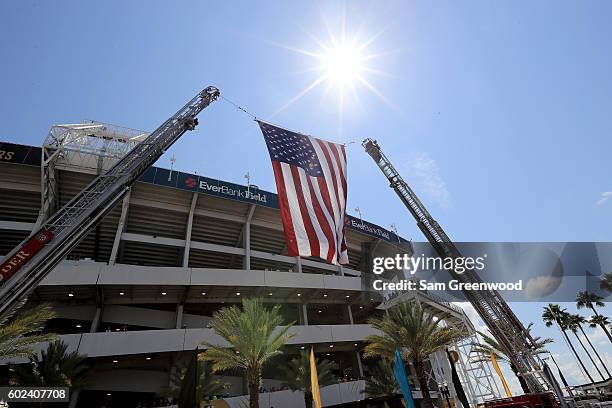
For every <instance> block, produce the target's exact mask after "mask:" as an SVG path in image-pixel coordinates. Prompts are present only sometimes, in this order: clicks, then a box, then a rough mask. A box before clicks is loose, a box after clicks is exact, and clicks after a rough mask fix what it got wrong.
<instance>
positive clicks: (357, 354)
mask: <svg viewBox="0 0 612 408" xmlns="http://www.w3.org/2000/svg"><path fill="white" fill-rule="evenodd" d="M355 356H356V357H357V367H358V368H359V378H363V363H362V362H361V355H360V354H359V352H358V351H356V352H355Z"/></svg>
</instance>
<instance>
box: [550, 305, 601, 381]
mask: <svg viewBox="0 0 612 408" xmlns="http://www.w3.org/2000/svg"><path fill="white" fill-rule="evenodd" d="M567 316H568V313H567V312H566V311H565V309H564V308H561V306H559V305H556V304H553V303H549V304H548V306H546V307H544V312H543V313H542V320H543V321H544V323H545V324H546V327H551V326H552V325H553V324H555V323H556V324H557V326H558V327H559V330H561V333H563V336H564V337H565V341H566V342H567V344H568V345H569V347H570V348H571V349H572V353H574V357H576V359H577V360H578V363H579V364H580V366H581V367H582V370H583V371H584V372H585V373H586V375H587V377H589V379H590V380H591V382H594V381H593V377H591V374H589V372H588V371H587V369H586V367H585V366H584V363H583V362H582V360H581V359H580V356H579V355H578V353H577V352H576V349H575V348H574V345H573V344H572V341H571V340H570V338H569V336H568V335H567V332H566V330H567V323H568V321H567V320H568V319H567Z"/></svg>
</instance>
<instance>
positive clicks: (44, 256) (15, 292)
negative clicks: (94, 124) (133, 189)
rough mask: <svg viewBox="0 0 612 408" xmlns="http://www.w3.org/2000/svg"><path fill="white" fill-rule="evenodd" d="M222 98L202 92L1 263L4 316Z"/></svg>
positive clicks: (209, 89)
mask: <svg viewBox="0 0 612 408" xmlns="http://www.w3.org/2000/svg"><path fill="white" fill-rule="evenodd" d="M218 97H219V90H218V89H217V88H215V87H212V86H209V87H207V88H206V89H204V90H202V91H201V92H200V93H198V94H197V95H196V96H195V97H194V98H193V99H192V100H191V101H189V102H188V103H187V104H186V105H185V106H183V107H182V108H181V109H180V110H179V111H178V112H176V113H175V114H174V115H173V116H172V117H171V118H170V119H168V120H166V121H165V122H164V123H162V124H161V126H159V127H158V128H157V129H156V130H155V131H154V132H153V133H151V134H150V135H149V136H147V137H146V138H145V139H144V140H143V141H142V142H140V143H139V144H137V145H136V146H135V147H134V148H133V149H132V150H131V151H130V152H129V153H128V154H126V155H125V156H124V157H123V158H122V159H121V160H119V161H118V162H117V163H116V164H115V165H114V166H113V167H111V168H110V169H109V170H108V171H106V172H105V173H103V174H101V175H99V176H98V177H97V178H95V179H94V180H93V181H92V182H91V183H90V184H89V185H88V186H87V187H85V188H84V189H83V190H82V191H81V192H80V193H78V194H77V195H76V196H75V197H74V198H73V199H72V200H70V201H69V202H68V203H67V204H66V205H65V206H64V207H63V208H61V209H60V210H59V211H57V212H56V213H55V214H54V215H53V216H51V217H50V218H49V219H48V220H47V221H45V222H44V223H43V225H42V228H40V229H39V230H37V231H36V232H35V233H33V234H32V235H30V236H29V237H28V238H27V239H25V240H24V241H23V242H22V243H21V244H20V245H19V246H18V247H16V248H15V249H13V250H12V251H11V252H10V253H9V254H8V255H7V257H6V258H5V259H4V261H3V263H2V265H0V285H1V286H0V314H1V313H3V312H5V311H8V310H10V309H11V308H12V307H13V306H14V305H15V303H16V302H18V301H19V300H21V299H23V298H24V297H25V296H27V295H28V294H29V293H30V292H31V291H32V290H34V288H36V286H37V285H38V283H39V282H40V281H41V280H42V279H43V278H44V277H45V276H46V275H47V274H48V273H49V272H50V271H51V270H52V269H53V268H54V267H55V266H56V265H57V264H58V263H59V262H60V261H61V260H62V259H64V257H65V256H66V255H67V254H68V252H70V250H71V249H72V248H74V247H75V246H76V245H77V244H78V243H79V241H81V239H83V238H84V237H85V235H87V233H88V232H89V231H90V230H91V229H92V227H94V226H95V225H96V223H98V222H99V221H100V220H102V218H103V217H104V216H105V215H106V214H107V213H108V212H109V211H110V210H112V209H113V207H114V206H115V205H116V204H117V203H118V202H119V201H120V200H121V199H122V197H123V196H124V195H125V194H126V193H127V191H128V189H129V188H130V186H131V185H132V184H133V183H134V182H135V181H136V180H137V179H138V178H139V177H140V175H141V174H142V173H143V172H144V171H145V170H146V169H147V168H149V167H150V166H151V165H153V163H155V162H156V161H157V159H159V158H160V157H161V155H162V154H163V153H164V152H165V151H166V150H167V149H168V148H169V147H170V146H172V144H173V143H174V142H176V141H177V140H178V138H180V137H181V136H182V135H183V134H184V133H185V132H186V131H188V130H193V129H194V128H195V127H196V125H197V124H198V120H197V118H196V116H197V115H198V114H199V113H200V112H201V111H202V110H203V109H204V108H206V107H207V106H208V105H209V104H210V103H211V102H213V101H214V100H216V99H217V98H218Z"/></svg>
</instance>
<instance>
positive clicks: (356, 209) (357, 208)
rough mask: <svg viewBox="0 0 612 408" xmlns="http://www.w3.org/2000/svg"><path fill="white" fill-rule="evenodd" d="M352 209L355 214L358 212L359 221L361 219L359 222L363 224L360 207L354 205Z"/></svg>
mask: <svg viewBox="0 0 612 408" xmlns="http://www.w3.org/2000/svg"><path fill="white" fill-rule="evenodd" d="M353 211H355V212H356V213H357V214H359V221H361V223H362V224H363V218H362V217H361V208H359V207H355V209H354V210H353Z"/></svg>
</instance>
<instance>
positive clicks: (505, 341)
mask: <svg viewBox="0 0 612 408" xmlns="http://www.w3.org/2000/svg"><path fill="white" fill-rule="evenodd" d="M362 146H363V147H364V148H365V150H366V152H367V153H368V154H369V155H370V156H372V159H374V162H375V163H376V164H377V165H378V167H379V168H380V169H381V170H382V172H383V173H384V175H385V176H386V177H387V180H389V183H390V184H391V188H393V190H394V191H395V192H396V193H397V195H398V196H399V198H400V200H402V202H403V203H404V205H405V206H406V207H407V208H408V210H409V211H410V213H411V214H412V216H413V217H414V218H415V220H416V221H417V225H418V227H419V228H420V229H421V231H422V232H423V234H425V237H426V238H427V240H428V241H429V242H430V243H431V245H432V246H433V247H434V249H435V250H436V252H437V253H438V255H439V256H440V257H442V258H447V257H451V258H459V257H461V253H460V252H459V250H458V249H457V247H456V246H455V245H454V244H453V242H452V241H451V240H450V238H449V237H448V236H447V235H446V233H445V232H444V230H443V229H442V227H440V225H439V224H438V223H437V222H436V220H434V218H433V217H432V216H431V215H430V214H429V212H428V211H427V209H426V208H425V206H424V205H423V203H421V201H420V200H419V198H418V197H417V196H416V194H415V193H414V191H412V189H411V188H410V187H409V186H408V183H406V182H405V181H404V179H403V178H402V176H401V175H400V174H399V173H398V171H397V170H396V169H395V167H393V165H392V164H391V162H390V161H389V159H388V158H387V157H386V156H385V155H384V153H383V152H382V150H381V149H380V146H379V145H378V143H377V142H376V140H373V139H366V140H364V141H363V143H362ZM450 273H451V275H452V276H453V278H454V279H457V280H458V281H459V282H465V283H478V282H482V281H481V280H480V277H479V276H478V275H477V274H476V273H475V272H474V271H471V270H468V271H465V272H463V273H456V272H454V271H452V270H451V271H450ZM464 294H465V297H466V298H467V299H468V300H469V301H470V303H471V304H472V305H473V306H474V308H475V309H476V311H477V312H478V314H479V315H480V317H481V318H482V320H483V321H484V322H485V323H486V325H487V327H488V328H489V330H490V331H491V334H492V335H493V336H494V337H495V339H496V340H497V341H498V342H499V343H500V344H501V345H502V346H503V348H504V349H505V350H504V351H506V353H507V355H508V357H509V358H510V360H511V362H512V364H513V365H514V366H515V367H516V368H517V369H518V372H519V373H520V375H521V376H522V377H523V378H524V379H525V381H526V383H527V386H528V387H529V390H530V391H531V392H542V391H545V390H546V389H547V388H548V389H552V388H551V387H550V386H549V384H548V381H547V380H546V379H545V377H544V376H543V375H542V371H541V367H540V364H539V361H538V359H537V358H536V357H535V355H534V354H533V350H534V344H535V342H534V340H533V338H532V337H531V335H530V334H529V332H528V331H527V330H526V329H525V327H524V326H523V324H522V323H521V322H520V321H519V320H518V318H517V317H516V315H515V314H514V312H512V310H511V309H510V307H509V306H508V304H507V303H506V301H505V300H504V299H503V298H502V297H501V295H500V294H499V293H498V292H497V291H494V290H481V291H464Z"/></svg>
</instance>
